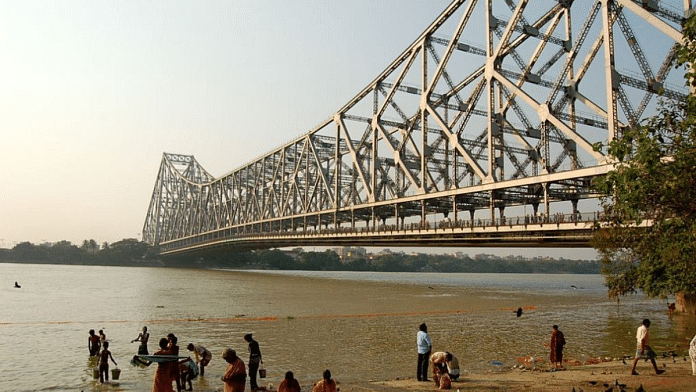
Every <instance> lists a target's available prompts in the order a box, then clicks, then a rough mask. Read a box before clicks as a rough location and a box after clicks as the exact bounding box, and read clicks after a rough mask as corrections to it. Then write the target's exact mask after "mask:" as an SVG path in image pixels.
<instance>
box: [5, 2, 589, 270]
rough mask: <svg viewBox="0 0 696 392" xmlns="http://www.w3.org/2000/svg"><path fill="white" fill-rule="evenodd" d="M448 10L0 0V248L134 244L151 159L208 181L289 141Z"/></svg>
mask: <svg viewBox="0 0 696 392" xmlns="http://www.w3.org/2000/svg"><path fill="white" fill-rule="evenodd" d="M449 2H450V1H449V0H409V1H404V0H379V1H375V0H350V1H330V0H301V1H300V0H298V1H270V0H252V1H238V0H235V1H229V0H226V1H207V0H206V1H187V0H167V1H124V0H119V1H73V0H71V1H55V0H54V1H33V0H17V1H9V0H0V56H1V58H2V61H1V62H0V105H1V108H2V109H0V156H1V157H2V162H3V164H2V171H1V174H0V178H1V179H2V181H0V247H12V246H13V245H14V244H15V243H17V242H22V241H30V242H33V243H37V244H38V243H42V242H46V241H47V242H56V241H60V240H68V241H70V242H72V243H73V244H77V245H79V244H81V243H82V241H83V240H85V239H94V240H96V241H97V242H98V243H102V242H104V241H106V242H114V241H118V240H121V239H123V238H140V235H141V230H142V226H143V222H144V220H145V215H146V212H147V208H148V203H149V200H150V197H151V194H152V189H153V186H154V184H155V179H156V176H157V170H158V168H159V164H160V161H161V158H162V153H163V152H170V153H180V154H191V155H194V156H195V157H196V159H197V160H198V161H199V162H200V163H201V164H202V165H203V167H205V168H206V169H207V170H208V171H209V172H210V173H211V174H213V175H214V176H221V175H224V174H225V173H227V172H229V171H231V170H232V169H234V168H236V167H238V166H240V165H241V164H242V163H244V162H247V161H249V160H251V159H253V158H256V157H257V156H259V155H261V154H263V153H265V152H267V151H270V150H272V149H274V148H276V147H279V146H280V145H282V144H283V143H285V142H287V141H289V140H291V139H293V138H295V137H297V136H299V135H301V134H304V133H305V132H307V131H308V130H310V129H311V128H313V127H314V126H315V125H316V124H318V123H319V122H320V121H322V120H323V119H325V118H327V117H329V116H331V115H332V114H333V113H334V112H335V111H336V110H338V109H339V108H340V107H341V106H343V104H345V103H346V102H347V101H348V100H349V99H350V98H352V97H353V96H354V95H355V94H356V93H358V92H359V91H360V90H361V89H362V88H363V87H365V86H366V85H368V84H369V82H371V81H372V80H373V79H374V78H375V77H376V76H377V75H378V74H379V73H380V72H381V71H382V70H383V69H384V68H385V67H386V66H387V65H389V64H390V63H391V62H392V60H393V59H394V58H395V57H396V56H397V55H399V54H400V53H401V52H402V51H403V50H404V49H405V48H406V47H407V46H408V45H409V44H411V43H412V42H413V41H414V40H415V39H416V38H417V37H418V36H419V35H420V33H421V32H422V31H423V30H424V29H425V28H426V27H427V26H428V25H429V24H430V23H431V22H432V21H433V20H434V19H435V18H436V17H437V16H438V15H439V14H440V12H441V11H442V10H443V9H445V8H446V6H447V5H448V4H449ZM462 251H464V252H466V253H470V254H476V253H485V252H487V250H485V249H469V250H462ZM501 252H502V253H506V252H504V251H500V250H491V251H490V253H501ZM559 252H563V253H564V254H568V251H566V250H558V251H542V252H538V253H539V254H549V253H550V254H554V255H558V253H559ZM582 252H589V253H587V254H588V255H590V257H592V255H594V252H593V251H591V250H583V251H582ZM508 253H513V254H514V253H527V254H532V255H534V254H537V253H535V252H534V251H533V250H524V251H522V250H511V251H510V252H508ZM571 253H572V252H571Z"/></svg>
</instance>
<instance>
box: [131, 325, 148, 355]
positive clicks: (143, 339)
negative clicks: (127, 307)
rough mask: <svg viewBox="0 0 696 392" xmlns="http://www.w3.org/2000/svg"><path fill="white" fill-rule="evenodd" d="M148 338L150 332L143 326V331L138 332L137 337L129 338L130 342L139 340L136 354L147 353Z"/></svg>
mask: <svg viewBox="0 0 696 392" xmlns="http://www.w3.org/2000/svg"><path fill="white" fill-rule="evenodd" d="M148 340H150V334H149V333H148V332H147V327H143V332H140V333H139V334H138V337H137V338H135V339H133V340H131V343H135V342H140V346H138V355H148V354H149V353H148V351H147V341H148Z"/></svg>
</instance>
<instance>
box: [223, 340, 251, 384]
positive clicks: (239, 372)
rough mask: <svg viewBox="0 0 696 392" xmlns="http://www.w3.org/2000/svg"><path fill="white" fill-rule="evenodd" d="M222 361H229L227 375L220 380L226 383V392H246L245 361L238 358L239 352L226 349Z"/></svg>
mask: <svg viewBox="0 0 696 392" xmlns="http://www.w3.org/2000/svg"><path fill="white" fill-rule="evenodd" d="M222 359H224V360H225V361H227V368H226V369H225V374H224V375H223V376H222V378H220V379H221V380H222V381H223V382H224V383H225V388H224V391H225V392H244V386H245V385H246V376H247V373H246V367H245V366H244V361H242V360H241V359H240V358H239V357H238V356H237V352H236V351H234V350H232V349H231V348H226V349H225V350H224V351H223V352H222Z"/></svg>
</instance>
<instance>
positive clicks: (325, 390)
mask: <svg viewBox="0 0 696 392" xmlns="http://www.w3.org/2000/svg"><path fill="white" fill-rule="evenodd" d="M312 392H336V381H334V380H333V378H332V379H331V380H329V381H326V380H325V379H323V378H322V379H321V381H319V382H318V383H317V385H315V386H314V388H313V389H312Z"/></svg>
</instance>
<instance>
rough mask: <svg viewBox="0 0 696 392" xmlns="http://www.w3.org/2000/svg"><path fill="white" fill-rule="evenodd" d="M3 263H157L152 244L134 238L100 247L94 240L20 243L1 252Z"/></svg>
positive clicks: (0, 258)
mask: <svg viewBox="0 0 696 392" xmlns="http://www.w3.org/2000/svg"><path fill="white" fill-rule="evenodd" d="M0 261H8V262H24V263H36V264H76V265H152V264H153V263H157V255H156V253H155V252H153V249H152V247H151V246H150V245H149V244H147V243H145V242H141V241H138V240H136V239H135V238H126V239H123V240H121V241H118V242H114V243H111V244H109V243H107V242H104V243H103V244H102V245H101V246H99V245H98V244H97V242H96V241H94V240H85V241H84V242H83V243H82V245H81V246H77V245H73V244H72V243H70V241H60V242H56V243H54V244H40V245H35V244H32V243H30V242H21V243H19V244H17V245H15V246H14V247H13V248H12V249H5V250H3V252H0Z"/></svg>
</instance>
